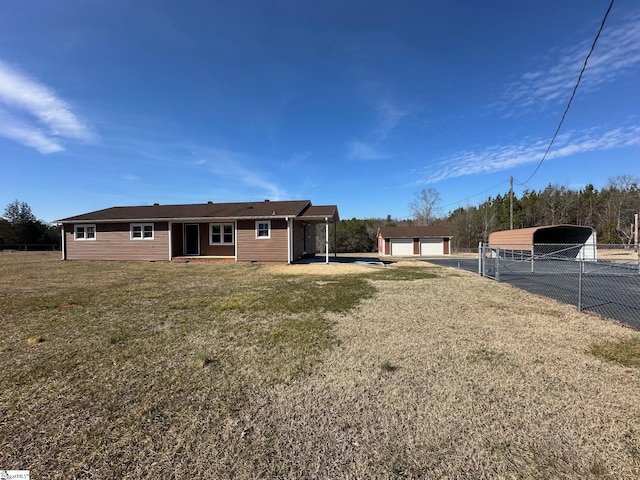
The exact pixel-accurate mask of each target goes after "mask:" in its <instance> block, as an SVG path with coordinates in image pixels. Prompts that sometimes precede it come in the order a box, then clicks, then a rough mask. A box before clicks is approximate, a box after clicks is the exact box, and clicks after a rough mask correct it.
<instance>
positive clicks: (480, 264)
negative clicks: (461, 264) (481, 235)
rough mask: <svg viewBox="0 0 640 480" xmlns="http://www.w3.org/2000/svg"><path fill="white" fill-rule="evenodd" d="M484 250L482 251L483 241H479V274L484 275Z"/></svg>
mask: <svg viewBox="0 0 640 480" xmlns="http://www.w3.org/2000/svg"><path fill="white" fill-rule="evenodd" d="M483 255H484V252H483V251H482V242H478V275H480V276H481V277H484V270H483V269H482V256H483Z"/></svg>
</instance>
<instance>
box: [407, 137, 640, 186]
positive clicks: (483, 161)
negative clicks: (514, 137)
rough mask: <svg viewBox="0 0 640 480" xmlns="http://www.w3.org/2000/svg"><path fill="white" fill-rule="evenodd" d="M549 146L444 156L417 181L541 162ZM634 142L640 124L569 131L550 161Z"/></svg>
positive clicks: (637, 139)
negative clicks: (611, 128) (610, 128)
mask: <svg viewBox="0 0 640 480" xmlns="http://www.w3.org/2000/svg"><path fill="white" fill-rule="evenodd" d="M547 145H548V140H533V141H531V142H529V143H528V144H527V145H504V146H492V147H488V148H486V149H484V150H482V151H463V152H460V153H458V154H456V155H452V156H450V157H448V158H445V159H443V160H442V161H440V162H439V163H438V164H437V165H434V166H433V167H432V168H426V169H423V170H422V171H421V172H419V175H418V177H419V180H418V181H417V182H416V183H417V184H429V183H436V182H439V181H442V180H446V179H449V178H456V177H462V176H466V175H481V174H485V173H492V172H500V171H504V170H508V169H511V168H514V167H517V166H519V165H525V164H528V163H534V162H539V161H540V159H541V158H542V155H543V154H544V151H545V150H546V148H547ZM632 145H640V126H633V127H627V128H616V129H613V130H609V131H606V132H598V131H596V130H595V129H591V130H583V131H579V132H570V133H567V134H564V135H559V136H558V138H557V139H556V142H555V144H554V148H553V149H552V150H551V152H550V153H549V155H547V160H552V159H554V158H563V157H570V156H572V155H576V154H579V153H584V152H591V151H598V150H609V149H612V148H621V147H627V146H632Z"/></svg>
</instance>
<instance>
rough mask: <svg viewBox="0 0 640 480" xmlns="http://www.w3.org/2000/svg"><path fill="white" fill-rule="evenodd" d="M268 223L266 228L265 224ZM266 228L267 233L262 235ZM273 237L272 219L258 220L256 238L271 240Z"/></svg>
mask: <svg viewBox="0 0 640 480" xmlns="http://www.w3.org/2000/svg"><path fill="white" fill-rule="evenodd" d="M261 225H266V229H265V227H264V226H262V227H261ZM265 230H266V235H264V234H263V235H261V234H260V233H261V232H262V233H264V232H265ZM270 238H271V220H256V240H269V239H270Z"/></svg>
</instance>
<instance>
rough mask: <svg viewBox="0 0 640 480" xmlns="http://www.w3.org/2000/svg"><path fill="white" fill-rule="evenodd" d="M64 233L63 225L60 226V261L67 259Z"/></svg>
mask: <svg viewBox="0 0 640 480" xmlns="http://www.w3.org/2000/svg"><path fill="white" fill-rule="evenodd" d="M65 236H66V234H65V231H64V223H63V224H62V225H61V229H60V249H61V250H62V259H61V260H66V259H67V244H66V242H65V240H66V239H65V238H64V237H65Z"/></svg>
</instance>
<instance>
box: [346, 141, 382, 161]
mask: <svg viewBox="0 0 640 480" xmlns="http://www.w3.org/2000/svg"><path fill="white" fill-rule="evenodd" d="M347 149H348V151H347V156H348V158H350V159H351V160H365V161H371V160H382V159H384V158H387V157H388V155H386V154H384V153H383V152H381V151H380V150H378V149H377V148H376V147H374V146H372V145H369V144H367V143H365V142H361V141H358V140H354V141H352V142H349V143H348V144H347Z"/></svg>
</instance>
